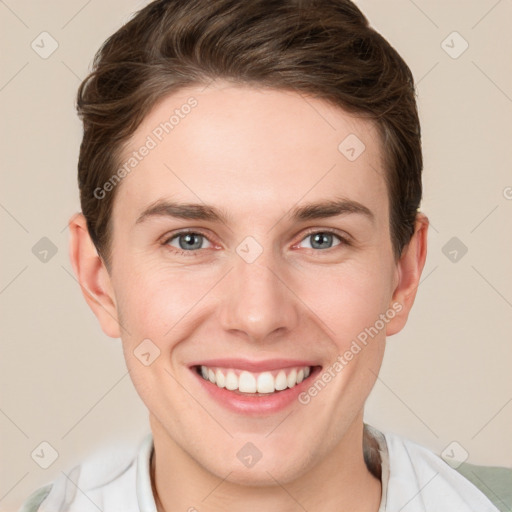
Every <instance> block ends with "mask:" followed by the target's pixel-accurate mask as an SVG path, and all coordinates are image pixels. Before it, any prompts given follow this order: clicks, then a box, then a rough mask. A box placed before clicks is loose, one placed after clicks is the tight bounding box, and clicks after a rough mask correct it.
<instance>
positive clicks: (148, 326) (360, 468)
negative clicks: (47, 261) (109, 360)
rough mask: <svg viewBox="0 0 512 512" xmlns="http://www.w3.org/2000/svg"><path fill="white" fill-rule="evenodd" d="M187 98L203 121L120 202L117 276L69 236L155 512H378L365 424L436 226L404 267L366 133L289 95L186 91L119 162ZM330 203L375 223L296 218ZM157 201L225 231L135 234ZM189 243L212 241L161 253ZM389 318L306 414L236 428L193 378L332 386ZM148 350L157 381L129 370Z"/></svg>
mask: <svg viewBox="0 0 512 512" xmlns="http://www.w3.org/2000/svg"><path fill="white" fill-rule="evenodd" d="M191 96H193V97H194V98H196V100H197V101H198V105H197V107H195V108H194V109H193V110H192V111H191V112H190V114H189V115H187V116H185V117H184V118H183V119H181V120H180V123H179V124H178V125H177V126H176V127H175V128H174V129H173V131H172V132H171V133H169V134H167V135H166V136H165V137H164V138H163V140H162V141H161V142H160V143H159V144H158V146H157V147H156V148H154V149H152V150H151V152H150V153H149V154H148V155H147V156H146V157H145V158H144V159H143V160H142V161H141V162H140V163H139V164H138V165H137V167H136V169H134V170H133V171H132V172H131V173H130V174H129V175H128V176H127V177H126V178H124V179H123V180H122V182H121V183H120V184H119V185H118V187H119V188H118V190H117V191H116V193H117V196H116V199H115V202H114V209H113V217H112V227H113V238H112V267H111V268H110V269H109V270H107V268H106V267H105V265H104V263H103V261H102V259H101V258H100V257H99V256H98V254H97V252H96V250H95V248H94V246H93V244H92V242H91V239H90V237H89V235H88V232H87V229H86V225H85V219H84V218H83V216H82V215H81V214H79V215H76V216H74V217H73V218H72V219H71V220H70V230H71V245H70V255H71V261H72V264H73V267H74V270H75V273H76V275H77V278H78V280H79V282H80V285H81V287H82V291H83V293H84V296H85V298H86V300H87V302H88V304H89V306H90V307H91V309H92V310H93V312H94V313H95V315H96V316H97V318H98V320H99V322H100V324H101V327H102V329H103V331H104V332H105V333H106V334H107V335H108V336H111V337H113V338H118V337H120V338H122V343H123V349H124V354H125V358H126V364H127V367H128V369H129V370H130V376H131V378H132V381H133V383H134V385H135V388H136V389H137V392H138V393H139V395H140V397H141V399H142V400H143V401H144V403H145V404H146V406H147V408H148V410H149V418H150V424H151V429H152V432H153V437H154V445H155V457H154V460H153V471H154V482H153V484H154V488H155V490H156V492H157V494H158V509H159V511H162V510H166V511H171V510H187V509H188V508H189V507H197V508H198V509H200V510H201V511H221V510H246V511H247V510H249V511H252V510H254V511H257V510H258V511H260V510H268V511H280V512H282V511H290V512H291V511H298V510H303V509H306V510H308V511H310V512H314V511H320V510H322V511H324V512H325V511H335V510H336V511H338V510H342V509H343V510H357V511H377V509H378V505H379V502H380V499H381V482H380V481H379V480H378V479H376V478H374V477H373V476H372V475H371V473H370V472H369V471H368V469H367V468H366V466H365V463H364V460H363V451H362V430H363V407H364V403H365V400H366V398H367V396H368V394H369V393H370V391H371V389H372V387H373V385H374V383H375V380H376V377H377V374H378V371H379V368H380V365H381V362H382V358H383V354H384V347H385V342H386V336H390V335H392V334H395V333H397V332H398V331H400V330H401V329H402V328H403V326H404V325H405V323H406V320H407V316H408V314H409V311H410V309H411V307H412V304H413V302H414V298H415V294H416V289H417V287H418V283H419V279H420V275H421V272H422V269H423V266H424V262H425V257H426V244H427V242H426V238H427V228H428V221H427V219H426V217H425V216H424V215H422V214H418V217H417V221H416V226H415V233H414V235H413V237H412V239H411V241H410V243H409V244H408V245H407V246H406V247H405V248H404V250H403V252H402V255H401V257H400V258H399V259H396V258H395V256H394V254H393V248H392V245H391V238H390V232H389V204H388V196H387V190H386V184H385V181H384V177H383V174H384V169H383V166H382V147H381V142H380V138H379V136H378V134H377V130H376V128H375V127H374V126H373V124H372V122H371V121H369V120H363V119H358V118H356V117H354V116H353V115H349V114H348V113H346V112H345V111H343V110H342V109H340V108H339V107H334V106H331V105H329V104H328V103H326V102H324V101H322V100H319V99H314V98H306V97H303V96H301V95H299V94H297V93H295V92H283V91H276V90H262V89H254V88H250V87H245V86H240V85H237V86H235V85H231V84H229V83H226V82H215V83H213V84H211V85H210V86H209V87H207V88H205V87H204V86H201V87H189V88H187V89H183V90H180V91H179V92H177V93H174V94H172V95H171V96H168V97H165V98H163V99H162V100H161V102H160V103H159V104H157V105H156V106H155V107H154V109H153V110H152V111H151V112H150V113H149V114H148V116H147V117H146V118H145V120H144V121H143V123H142V124H141V125H140V126H139V128H138V129H137V131H136V133H135V134H134V135H133V137H132V138H131V140H130V141H129V144H128V145H127V146H126V148H125V150H126V156H127V157H128V156H129V154H130V153H131V152H132V151H135V150H137V148H139V147H140V146H141V145H143V144H144V142H145V140H146V138H147V136H148V135H149V134H151V132H152V130H154V128H155V127H156V126H158V125H159V123H161V122H162V121H164V120H166V119H168V118H169V115H170V113H172V111H173V110H174V109H175V108H180V106H181V105H183V104H184V103H186V101H187V99H188V98H190V97H191ZM349 134H355V135H356V136H357V137H358V138H359V139H360V140H361V141H363V142H364V144H365V146H366V149H365V151H364V152H363V153H362V154H361V155H360V156H359V157H358V158H357V159H356V160H355V161H353V162H351V161H349V160H348V159H347V158H346V157H345V156H344V155H343V154H342V153H341V152H340V151H338V145H339V144H340V142H341V141H342V140H343V139H345V137H346V136H347V135H349ZM340 198H343V199H344V200H349V201H353V202H357V203H359V204H361V205H363V206H364V207H366V208H367V209H368V210H370V211H371V213H372V216H371V217H370V216H368V215H364V214H361V213H344V214H341V215H338V216H335V217H326V218H320V219H312V220H306V221H299V220H296V219H295V220H294V219H293V218H292V216H291V212H292V211H293V209H294V208H296V207H299V206H303V205H305V204H307V203H314V202H320V201H326V200H336V199H340ZM158 200H169V201H175V202H179V203H200V204H203V203H204V204H207V205H211V206H212V207H216V208H218V209H220V210H221V211H222V212H223V213H224V214H225V215H226V217H227V219H226V222H225V223H223V222H218V221H210V220H197V219H179V218H173V217H170V216H165V215H158V216H149V217H147V218H145V220H144V221H142V222H139V223H137V222H136V221H137V218H138V217H139V216H140V214H141V213H142V212H143V211H144V210H145V209H146V208H148V206H150V205H153V204H155V202H156V201H158ZM189 228H190V229H191V230H192V231H193V232H196V233H199V234H203V235H205V238H201V237H199V240H198V244H199V246H200V247H201V248H200V249H195V253H196V254H195V255H193V256H191V255H190V252H191V251H190V250H188V254H179V253H178V252H176V251H178V250H179V248H180V244H179V241H180V239H179V238H174V239H172V240H171V241H169V242H168V243H165V242H166V240H167V239H169V238H171V236H173V235H175V234H176V232H177V231H179V230H182V229H189ZM333 230H334V231H336V230H337V231H336V233H337V234H338V235H340V236H341V237H343V238H344V239H345V240H346V241H347V242H348V243H347V242H343V241H341V242H340V240H342V239H341V238H340V239H338V238H337V237H336V236H334V237H333V238H332V239H328V240H327V241H326V242H323V245H322V247H321V248H318V246H316V248H315V247H313V245H312V244H313V243H314V241H313V240H312V237H311V236H310V235H311V231H313V232H314V233H317V232H323V233H325V232H326V231H327V232H329V231H333ZM247 236H251V237H253V238H254V239H255V240H256V241H257V242H258V243H259V244H260V246H261V248H262V253H261V254H260V255H259V257H258V258H257V259H256V260H255V261H254V262H253V263H248V262H247V261H245V260H244V259H243V258H241V257H240V256H239V254H238V253H237V252H236V249H237V247H238V246H239V244H240V243H241V242H242V241H243V240H244V239H245V238H246V237H247ZM181 240H182V241H183V239H181ZM331 240H332V244H331V243H330V241H331ZM201 241H202V245H200V244H201ZM393 304H399V305H400V306H401V311H400V312H399V313H397V314H396V315H395V316H394V318H393V319H392V320H389V322H388V323H387V324H386V326H385V328H384V329H382V330H381V331H380V332H379V334H378V335H377V336H375V337H374V338H373V339H372V340H371V342H370V343H368V345H367V346H366V347H365V348H364V349H363V350H361V352H359V353H358V354H357V355H356V356H354V358H353V359H352V360H351V361H350V362H349V364H347V365H346V367H345V368H344V369H343V371H341V372H339V373H338V374H337V375H336V377H335V378H334V379H333V380H332V381H331V382H330V383H329V384H328V385H327V386H326V387H325V388H324V389H323V390H322V391H321V392H320V393H319V394H318V395H317V396H316V397H314V398H312V399H311V401H310V402H309V404H307V405H302V404H299V403H294V404H292V406H290V407H288V408H286V409H285V410H284V411H280V412H277V413H274V414H270V415H266V416H265V415H263V416H261V415H260V416H246V415H240V414H236V413H234V412H232V411H230V410H228V409H225V408H224V407H223V406H221V405H219V404H218V403H217V402H215V401H213V400H212V399H211V398H210V397H209V395H207V394H206V393H205V391H204V390H203V389H202V386H201V385H200V382H199V381H198V379H197V377H196V376H195V375H194V374H193V373H192V372H191V370H190V369H189V367H188V365H189V364H190V363H191V362H193V361H197V359H198V358H204V359H205V360H206V359H212V358H214V357H244V358H247V359H252V360H258V361H260V360H264V359H269V358H299V359H305V360H313V361H315V362H316V364H318V365H321V366H322V367H323V368H324V369H325V368H327V367H329V365H331V364H332V363H333V362H334V361H335V360H336V358H337V356H338V355H340V354H343V353H344V352H345V351H346V350H347V349H348V348H349V347H350V344H351V343H352V341H353V340H354V339H355V338H356V337H357V335H358V334H359V333H360V332H361V331H363V330H364V328H365V327H369V326H372V325H374V324H375V322H376V320H377V319H378V318H379V315H380V314H383V313H385V312H386V311H387V310H388V309H390V308H391V307H392V305H393ZM144 339H150V340H151V341H152V342H153V343H154V344H155V345H156V346H157V347H158V348H159V350H160V356H159V357H157V358H156V360H155V361H154V362H153V363H152V364H151V365H150V366H145V365H143V364H141V362H140V361H139V359H137V358H136V357H135V356H134V353H133V352H134V350H135V349H136V347H137V346H138V345H139V344H140V343H141V341H142V340H144ZM290 412H291V414H290ZM247 442H251V443H253V444H254V445H255V446H256V447H257V448H258V449H259V450H260V452H261V453H262V455H263V456H262V458H261V460H260V461H259V462H258V463H257V464H256V465H255V466H253V467H252V468H246V467H245V466H244V465H243V464H241V463H240V460H238V458H237V457H236V454H237V452H238V451H239V450H240V449H241V448H242V447H243V446H244V445H245V444H246V443H247Z"/></svg>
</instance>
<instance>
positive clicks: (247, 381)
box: [195, 365, 320, 396]
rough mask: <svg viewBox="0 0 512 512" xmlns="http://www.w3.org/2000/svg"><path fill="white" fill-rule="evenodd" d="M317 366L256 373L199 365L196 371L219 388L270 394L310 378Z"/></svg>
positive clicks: (236, 391) (262, 394)
mask: <svg viewBox="0 0 512 512" xmlns="http://www.w3.org/2000/svg"><path fill="white" fill-rule="evenodd" d="M317 368H320V367H316V366H295V367H290V368H283V369H280V370H273V371H265V372H258V373H256V372H249V371H246V370H239V369H236V368H219V367H208V366H204V365H197V366H195V371H196V372H197V374H198V375H200V376H201V377H202V378H203V379H204V380H207V381H209V382H211V383H212V384H214V385H215V386H217V387H218V388H221V389H227V390H228V391H232V392H234V393H236V394H240V395H249V396H251V395H253V396H268V395H271V394H276V393H279V392H281V391H285V390H287V389H292V388H294V387H295V386H297V385H298V384H300V383H301V382H302V381H304V380H306V379H308V378H309V377H310V376H311V374H312V373H313V372H315V369H317ZM315 373H316V372H315Z"/></svg>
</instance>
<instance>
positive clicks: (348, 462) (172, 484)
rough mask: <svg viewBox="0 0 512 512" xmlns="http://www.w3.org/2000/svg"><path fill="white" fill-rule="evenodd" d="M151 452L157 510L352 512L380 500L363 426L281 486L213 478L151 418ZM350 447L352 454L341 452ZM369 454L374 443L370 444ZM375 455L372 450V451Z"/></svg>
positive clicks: (370, 508) (370, 509)
mask: <svg viewBox="0 0 512 512" xmlns="http://www.w3.org/2000/svg"><path fill="white" fill-rule="evenodd" d="M151 425H152V431H153V439H154V446H155V451H154V456H153V457H152V460H151V480H152V485H153V495H154V496H155V502H156V505H157V510H158V512H174V511H178V510H206V509H207V510H208V511H209V512H217V511H218V512H220V511H225V510H245V511H246V512H252V511H261V510H265V511H268V512H274V511H276V512H277V511H279V512H298V511H302V510H307V511H308V512H320V511H322V512H338V511H339V510H358V511H361V512H377V511H378V508H379V504H380V500H381V482H380V479H379V477H378V475H379V470H378V469H377V470H376V469H375V467H373V468H372V471H370V470H369V469H368V467H367V464H366V463H365V457H366V459H367V463H368V461H369V459H368V447H367V445H366V443H367V442H368V433H367V432H365V433H364V436H365V451H366V454H365V455H363V424H362V420H361V422H360V425H358V426H359V427H360V428H353V429H351V431H349V432H347V434H346V436H344V440H343V442H340V443H339V445H338V446H337V447H336V448H335V449H334V450H331V452H330V453H329V454H327V455H326V457H324V459H322V461H321V462H320V463H318V464H316V465H315V466H314V467H313V468H312V469H310V470H308V471H307V472H305V473H303V474H302V475H301V476H300V477H299V478H297V479H296V480H294V481H291V482H287V483H286V484H285V485H283V484H281V483H280V482H278V481H277V480H275V481H274V484H273V485H265V486H256V485H255V486H252V485H251V486H248V485H240V484H238V483H235V482H231V481H230V480H229V474H227V475H223V477H220V478H219V477H217V476H215V475H214V474H212V473H210V472H209V471H207V470H206V469H205V468H204V467H202V466H201V465H199V464H198V463H197V462H196V461H195V460H194V459H193V458H192V457H190V456H189V455H188V454H187V453H186V452H185V451H183V450H182V449H181V448H180V447H179V446H178V445H177V444H176V443H175V442H174V441H173V440H172V439H171V438H170V437H169V436H168V434H167V433H166V432H165V430H164V429H163V427H162V425H161V424H160V423H159V422H158V421H156V420H155V419H154V418H152V421H151ZM347 447H351V452H352V453H347ZM370 450H371V451H372V453H375V447H370ZM377 453H378V452H377Z"/></svg>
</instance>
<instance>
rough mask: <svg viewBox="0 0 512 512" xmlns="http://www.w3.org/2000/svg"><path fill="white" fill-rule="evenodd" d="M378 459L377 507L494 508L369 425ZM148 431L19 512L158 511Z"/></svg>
mask: <svg viewBox="0 0 512 512" xmlns="http://www.w3.org/2000/svg"><path fill="white" fill-rule="evenodd" d="M371 433H372V435H373V436H374V437H375V438H376V440H377V442H378V445H379V452H380V456H381V460H382V465H381V469H382V478H381V480H382V499H381V503H380V506H379V511H378V512H398V511H400V512H499V511H498V509H497V508H496V507H495V506H494V505H493V504H492V503H491V502H490V501H489V499H488V498H487V497H486V496H485V495H484V494H483V493H482V492H480V491H479V490H478V489H477V488H476V487H475V486H474V485H473V484H472V483H471V482H469V481H468V480H466V479H465V478H464V477H463V476H462V475H460V474H459V473H458V472H457V471H455V470H454V469H453V468H451V467H450V466H449V465H448V464H447V463H446V462H444V461H443V460H442V459H441V458H440V457H438V456H437V455H435V454H434V453H432V452H430V451H429V450H427V449H426V448H424V447H423V446H420V445H418V444H416V443H414V442H412V441H409V440H407V439H404V438H402V437H400V436H398V435H396V434H391V433H382V432H380V431H378V430H376V429H373V428H371ZM152 452H153V437H152V435H151V434H148V435H147V436H146V437H145V439H144V440H143V442H142V443H141V445H140V446H139V448H138V450H137V451H135V453H134V452H133V451H131V452H130V451H126V450H122V451H119V450H110V451H108V452H103V453H98V454H96V455H93V456H91V457H89V458H87V459H86V460H85V461H84V462H83V463H82V464H80V465H79V466H76V467H75V468H73V469H72V470H71V471H70V472H69V473H68V474H67V475H65V474H62V475H61V476H60V477H59V478H57V479H56V480H55V481H54V482H53V483H52V484H49V485H47V486H45V487H43V488H41V489H38V490H37V491H36V492H34V493H33V494H32V495H31V496H30V497H29V498H28V499H27V501H26V502H25V503H24V505H23V506H22V507H21V509H20V511H19V512H36V511H38V512H56V511H59V512H98V509H99V510H101V511H103V512H157V508H156V505H155V500H154V497H153V492H152V487H151V477H150V461H151V454H152Z"/></svg>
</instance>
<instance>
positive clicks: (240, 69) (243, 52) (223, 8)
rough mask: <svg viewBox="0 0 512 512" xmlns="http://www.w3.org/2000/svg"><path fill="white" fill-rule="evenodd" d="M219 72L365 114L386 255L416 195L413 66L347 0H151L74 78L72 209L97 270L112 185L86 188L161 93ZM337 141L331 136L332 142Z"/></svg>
mask: <svg viewBox="0 0 512 512" xmlns="http://www.w3.org/2000/svg"><path fill="white" fill-rule="evenodd" d="M214 79H223V80H227V81H231V82H233V83H235V84H244V85H251V86H255V87H265V88H273V89H281V90H283V89H284V90H291V91H296V92H299V93H300V94H308V95H312V96H314V97H316V98H319V99H323V100H326V101H328V102H330V103H332V104H334V105H337V106H339V107H341V108H343V109H345V110H346V111H348V112H350V113H355V114H357V115H361V116H363V117H365V118H369V119H372V120H374V121H375V123H376V125H377V127H378V129H379V131H380V134H381V138H382V148H383V152H384V164H385V170H386V180H387V188H388V196H389V205H390V232H391V239H392V243H393V248H394V252H395V255H396V256H399V255H400V254H401V251H402V249H403V247H404V246H405V245H406V244H407V243H408V242H409V240H410V238H411V236H412V234H413V233H414V222H415V219H416V215H417V210H418V207H419V203H420V200H421V195H422V185H421V171H422V167H423V162H422V152H421V134H420V124H419V119H418V112H417V107H416V99H415V91H414V81H413V77H412V73H411V71H410V69H409V68H408V66H407V65H406V63H405V62H404V61H403V59H402V58H401V57H400V56H399V54H398V53H397V52H396V50H394V48H393V47H392V46H391V45H390V44H389V43H388V42H387V41H386V40H385V39H384V38H383V37H382V36H381V35H380V34H378V33H377V32H376V31H375V30H374V29H372V28H371V27H370V26H369V24H368V21H367V19H366V18H365V16H364V15H363V14H362V13H361V11H360V10H359V9H358V8H357V7H356V6H355V5H354V4H353V3H352V2H350V1H349V0H318V1H315V0H250V1H247V0H157V1H154V2H152V3H150V4H149V5H147V6H146V7H145V8H143V9H142V10H141V11H139V12H138V13H137V14H136V15H135V17H134V18H133V19H131V20H130V21H129V22H128V23H127V24H125V25H124V26H123V27H121V28H120V29H119V30H118V31H117V32H116V33H115V34H113V35H112V36H111V37H110V38H109V39H108V40H107V41H106V42H105V43H104V44H103V46H102V47H101V48H100V50H99V51H98V53H97V54H96V56H95V59H94V65H93V70H92V72H91V74H90V75H89V76H88V77H87V78H86V79H85V80H84V81H83V83H82V84H81V85H80V88H79V91H78V98H77V110H78V113H79V116H80V117H81V119H82V121H83V125H84V134H83V140H82V144H81V147H80V156H79V161H78V183H79V187H80V201H81V206H82V212H83V214H84V216H85V218H86V219H87V227H88V230H89V233H90V236H91V238H92V240H93V242H94V244H95V246H96V248H97V250H98V252H99V254H100V255H102V257H103V259H104V261H105V262H106V264H107V267H108V266H109V265H110V263H111V257H110V244H109V242H110V240H111V222H110V217H111V213H112V205H113V201H114V198H115V193H116V190H117V188H118V187H116V188H114V189H113V190H112V191H111V193H109V194H108V195H107V196H106V197H104V198H102V199H98V198H97V197H96V195H95V194H94V191H95V190H96V189H97V187H101V186H102V184H104V183H105V182H107V181H108V179H109V178H110V177H111V176H112V175H113V174H114V172H115V171H116V169H117V167H118V166H119V165H120V156H121V152H122V149H123V147H124V144H125V143H126V142H127V141H128V140H129V138H130V136H131V135H132V134H133V133H134V131H135V130H136V129H137V127H138V126H139V124H140V123H141V121H142V120H143V119H144V117H145V116H146V115H147V114H148V113H149V111H150V110H151V108H152V107H153V106H154V105H155V104H156V102H157V101H158V100H160V99H161V98H162V97H163V96H164V95H167V94H170V93H172V92H176V91H177V90H179V89H181V88H184V87H186V86H191V85H199V84H204V85H206V84H208V83H210V82H211V81H212V80H214ZM340 142H341V141H340Z"/></svg>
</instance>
